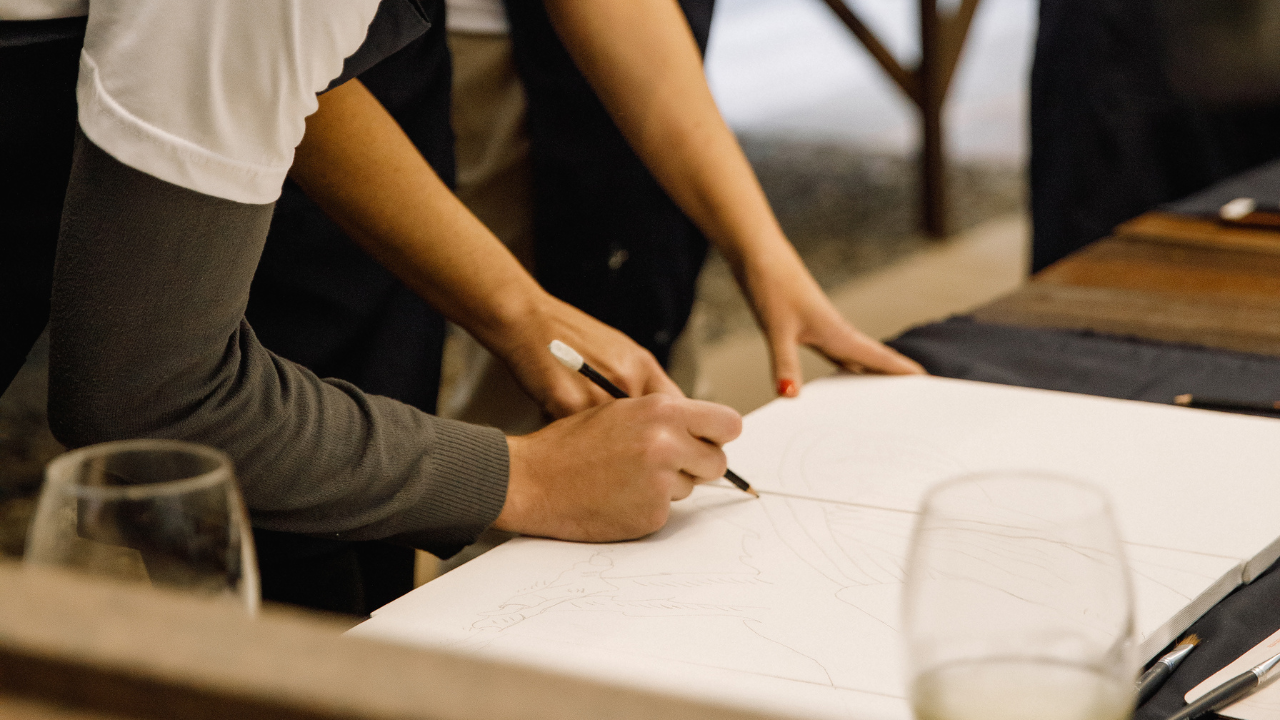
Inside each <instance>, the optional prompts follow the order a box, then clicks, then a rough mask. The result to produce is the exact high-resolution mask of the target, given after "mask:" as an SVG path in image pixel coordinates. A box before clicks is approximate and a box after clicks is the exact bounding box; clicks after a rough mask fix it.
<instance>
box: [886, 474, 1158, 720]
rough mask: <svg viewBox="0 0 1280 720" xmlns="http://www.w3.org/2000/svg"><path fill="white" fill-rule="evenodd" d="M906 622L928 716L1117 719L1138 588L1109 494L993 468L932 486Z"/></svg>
mask: <svg viewBox="0 0 1280 720" xmlns="http://www.w3.org/2000/svg"><path fill="white" fill-rule="evenodd" d="M921 510H922V511H921V515H920V519H919V521H918V523H917V525H916V529H915V532H914V534H913V536H912V541H911V548H910V551H909V554H908V564H907V580H906V587H905V589H904V604H903V621H904V631H905V636H906V641H907V657H908V662H909V664H910V668H909V669H910V673H911V683H910V694H911V703H912V707H913V708H914V710H915V713H916V717H917V718H919V719H920V720H1004V719H1005V718H1008V719H1009V720H1013V719H1015V718H1016V719H1017V720H1029V719H1032V718H1034V719H1036V720H1122V719H1123V718H1127V717H1129V716H1130V714H1131V713H1132V711H1133V682H1134V675H1135V673H1136V670H1137V667H1136V664H1135V659H1136V657H1135V649H1134V634H1133V601H1132V591H1131V589H1130V580H1129V572H1128V566H1127V564H1126V563H1125V559H1124V555H1123V551H1122V549H1121V544H1120V538H1119V533H1118V532H1117V530H1116V527H1115V522H1114V520H1113V517H1112V512H1111V508H1110V504H1109V503H1108V501H1107V498H1106V496H1105V495H1104V494H1103V493H1102V491H1100V490H1099V489H1097V488H1095V487H1093V486H1091V485H1088V484H1085V483H1083V482H1079V481H1075V480H1070V479H1066V478H1061V477H1054V476H1049V475H1043V474H1036V473H1029V472H1028V473H1017V472H1010V473H992V474H981V475H973V476H969V477H964V478H959V479H956V480H951V481H948V482H944V483H942V484H940V485H938V486H936V487H934V488H933V489H932V490H930V491H929V493H928V494H927V495H926V496H925V499H924V503H923V506H922V509H921Z"/></svg>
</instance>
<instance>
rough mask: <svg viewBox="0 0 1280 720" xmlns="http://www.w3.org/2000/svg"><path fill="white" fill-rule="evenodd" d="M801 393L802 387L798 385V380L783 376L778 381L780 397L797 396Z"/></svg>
mask: <svg viewBox="0 0 1280 720" xmlns="http://www.w3.org/2000/svg"><path fill="white" fill-rule="evenodd" d="M799 394H800V387H799V386H798V385H796V381H795V380H792V379H791V378H783V379H781V380H779V381H778V396H779V397H795V396H797V395H799Z"/></svg>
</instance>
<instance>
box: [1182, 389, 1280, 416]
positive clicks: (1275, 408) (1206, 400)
mask: <svg viewBox="0 0 1280 720" xmlns="http://www.w3.org/2000/svg"><path fill="white" fill-rule="evenodd" d="M1173 404H1174V405H1181V406H1183V407H1193V408H1202V409H1205V410H1251V411H1253V412H1267V413H1274V412H1280V400H1275V401H1264V402H1252V401H1249V400H1229V399H1226V398H1215V397H1206V396H1204V395H1192V394H1191V393H1184V394H1182V395H1179V396H1177V397H1175V398H1174V399H1173Z"/></svg>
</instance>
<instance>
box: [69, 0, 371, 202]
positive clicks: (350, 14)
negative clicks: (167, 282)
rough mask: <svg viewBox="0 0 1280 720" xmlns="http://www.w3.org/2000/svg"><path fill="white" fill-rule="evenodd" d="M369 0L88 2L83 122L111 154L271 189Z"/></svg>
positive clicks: (359, 31) (216, 190) (163, 174)
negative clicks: (317, 94) (317, 95)
mask: <svg viewBox="0 0 1280 720" xmlns="http://www.w3.org/2000/svg"><path fill="white" fill-rule="evenodd" d="M377 9H378V0H198V1H194V2H193V1H189V0H178V1H176V2H175V0H95V1H94V2H93V3H91V4H90V7H89V23H88V30H87V33H86V36H85V42H84V51H83V52H82V53H81V55H80V79H79V83H78V85H77V88H76V98H77V101H78V103H79V120H80V127H81V128H82V129H83V130H84V133H85V135H86V136H87V137H88V138H89V139H90V140H92V141H93V142H94V144H96V145H98V146H99V147H101V148H102V149H103V150H105V151H107V152H108V153H110V154H111V155H112V156H113V157H115V158H116V159H117V160H119V161H120V162H122V163H124V164H126V165H129V166H130V167H133V168H135V169H137V170H141V171H142V172H145V173H147V174H148V175H152V176H154V177H157V178H160V179H161V180H164V181H166V182H170V183H173V184H175V185H179V186H181V187H184V188H187V189H189V190H194V191H196V192H199V193H203V194H205V195H213V196H216V197H220V198H225V199H227V200H234V201H236V202H242V203H252V204H263V203H269V202H272V201H274V200H275V199H276V198H277V197H279V195H280V187H281V185H282V184H283V183H284V178H285V174H286V173H287V172H288V171H289V166H290V165H291V164H292V163H293V151H294V148H295V147H296V146H297V145H298V143H299V142H300V141H301V140H302V135H303V131H304V130H305V118H306V116H307V115H310V114H311V113H313V112H315V110H316V107H317V102H316V93H318V92H320V91H322V90H324V89H325V87H326V86H327V85H328V84H329V82H330V81H331V80H332V79H333V78H335V77H337V76H338V75H339V74H341V73H342V63H343V60H344V59H345V58H346V57H347V56H348V55H351V54H352V53H354V52H355V51H356V49H357V48H358V47H359V46H360V43H361V42H363V40H364V37H365V33H366V31H367V30H368V28H369V23H370V21H371V20H372V19H373V16H374V13H375V12H376V11H377Z"/></svg>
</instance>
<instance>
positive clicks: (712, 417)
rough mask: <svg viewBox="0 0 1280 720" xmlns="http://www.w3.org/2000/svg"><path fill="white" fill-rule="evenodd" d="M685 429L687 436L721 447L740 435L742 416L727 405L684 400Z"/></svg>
mask: <svg viewBox="0 0 1280 720" xmlns="http://www.w3.org/2000/svg"><path fill="white" fill-rule="evenodd" d="M685 402H686V403H687V404H688V406H687V409H686V416H685V427H686V428H688V430H689V434H690V435H692V436H694V437H696V438H698V439H700V440H706V441H707V442H709V443H712V444H714V445H723V444H725V443H727V442H729V441H730V440H732V439H734V438H736V437H738V436H739V435H741V434H742V416H741V415H739V414H738V412H737V411H736V410H734V409H733V408H731V407H729V406H728V405H721V404H719V403H713V402H708V401H706V400H686V401H685Z"/></svg>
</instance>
